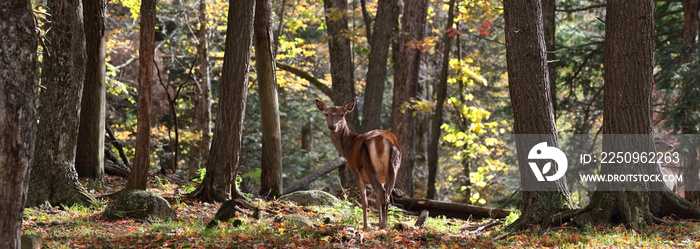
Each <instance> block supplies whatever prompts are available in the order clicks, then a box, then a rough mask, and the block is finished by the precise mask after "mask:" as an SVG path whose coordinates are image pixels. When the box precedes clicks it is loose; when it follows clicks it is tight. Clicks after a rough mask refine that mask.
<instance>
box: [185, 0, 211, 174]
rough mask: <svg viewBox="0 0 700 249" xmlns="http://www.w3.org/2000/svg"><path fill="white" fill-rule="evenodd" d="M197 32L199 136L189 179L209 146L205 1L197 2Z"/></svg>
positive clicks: (197, 113) (195, 103) (208, 85)
mask: <svg viewBox="0 0 700 249" xmlns="http://www.w3.org/2000/svg"><path fill="white" fill-rule="evenodd" d="M198 11H199V12H198V13H197V16H198V18H199V31H197V41H198V42H199V43H197V64H198V65H199V67H197V71H196V74H197V79H199V82H197V87H196V88H195V99H194V128H195V130H196V131H197V132H198V133H199V134H200V137H199V141H197V145H196V146H193V147H192V154H193V156H192V157H191V159H190V171H189V177H195V176H196V175H197V170H198V169H200V168H202V165H203V163H204V162H205V159H204V158H205V156H207V155H208V154H209V146H211V90H210V89H211V80H210V78H209V48H208V39H207V32H208V28H207V1H206V0H200V1H199V10H198Z"/></svg>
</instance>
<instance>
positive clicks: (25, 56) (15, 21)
mask: <svg viewBox="0 0 700 249" xmlns="http://www.w3.org/2000/svg"><path fill="white" fill-rule="evenodd" d="M0 33H2V34H3V35H4V37H3V42H2V43H0V172H3V176H2V177H0V189H2V191H0V207H2V208H0V238H2V240H0V248H9V249H15V248H17V249H19V248H21V247H20V241H21V239H20V230H21V228H22V212H23V209H24V203H25V201H26V199H27V179H28V177H27V176H28V174H29V169H30V166H31V165H32V156H33V155H34V138H35V131H36V107H35V105H34V103H36V96H37V89H38V88H39V78H38V77H37V70H38V59H37V53H36V49H37V37H36V33H35V26H34V15H33V14H32V10H31V9H30V6H29V2H27V1H21V0H20V1H3V2H0Z"/></svg>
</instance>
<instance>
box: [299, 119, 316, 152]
mask: <svg viewBox="0 0 700 249" xmlns="http://www.w3.org/2000/svg"><path fill="white" fill-rule="evenodd" d="M313 135H314V134H313V123H312V122H311V121H306V123H304V126H302V127H301V150H302V151H303V152H304V153H309V151H311V148H313V146H314V136H313Z"/></svg>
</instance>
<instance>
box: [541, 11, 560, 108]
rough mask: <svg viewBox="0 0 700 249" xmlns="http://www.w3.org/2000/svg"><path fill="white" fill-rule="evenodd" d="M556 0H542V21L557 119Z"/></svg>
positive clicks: (551, 91)
mask: <svg viewBox="0 0 700 249" xmlns="http://www.w3.org/2000/svg"><path fill="white" fill-rule="evenodd" d="M556 2H557V1H556V0H542V23H543V27H544V44H545V46H546V48H547V70H548V71H549V92H550V94H549V96H550V98H551V99H552V108H553V109H554V117H555V121H556V115H557V81H556V78H557V67H556V62H554V61H555V59H556V54H555V53H554V51H556V50H557V48H556V42H555V41H556V39H555V38H556V30H557V29H556V28H557V23H556V16H557V13H556V7H557V3H556Z"/></svg>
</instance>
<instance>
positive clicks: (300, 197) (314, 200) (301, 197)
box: [277, 190, 340, 206]
mask: <svg viewBox="0 0 700 249" xmlns="http://www.w3.org/2000/svg"><path fill="white" fill-rule="evenodd" d="M277 200H280V201H293V202H296V203H299V205H302V206H334V205H338V204H340V200H339V199H338V198H336V197H335V196H333V195H331V194H329V193H326V192H323V191H320V190H308V191H297V192H293V193H289V194H286V195H283V196H280V197H279V198H278V199H277Z"/></svg>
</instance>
